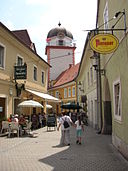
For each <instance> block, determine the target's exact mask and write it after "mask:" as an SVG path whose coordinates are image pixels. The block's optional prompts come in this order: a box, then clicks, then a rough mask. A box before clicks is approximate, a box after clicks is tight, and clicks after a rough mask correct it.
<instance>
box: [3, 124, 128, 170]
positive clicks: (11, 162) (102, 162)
mask: <svg viewBox="0 0 128 171" xmlns="http://www.w3.org/2000/svg"><path fill="white" fill-rule="evenodd" d="M34 133H35V138H31V137H20V138H17V137H15V138H7V137H0V171H52V170H54V171H75V170H78V171H81V170H82V171H127V170H128V162H127V161H126V160H125V159H124V158H123V157H122V155H121V154H120V153H119V152H118V151H117V150H116V149H115V148H114V146H113V145H112V144H111V136H109V135H98V134H96V132H95V130H93V129H92V128H90V127H86V128H85V132H84V135H83V142H82V145H76V144H75V129H73V128H71V146H70V147H69V146H64V147H60V146H59V145H58V144H59V140H60V132H58V131H49V132H47V128H46V127H45V128H41V129H39V130H36V131H34Z"/></svg>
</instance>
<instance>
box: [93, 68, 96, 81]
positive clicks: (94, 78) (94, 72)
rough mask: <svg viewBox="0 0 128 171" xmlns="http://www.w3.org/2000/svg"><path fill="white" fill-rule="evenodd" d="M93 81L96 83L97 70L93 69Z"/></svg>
mask: <svg viewBox="0 0 128 171" xmlns="http://www.w3.org/2000/svg"><path fill="white" fill-rule="evenodd" d="M93 80H94V82H95V81H96V70H95V69H94V68H93Z"/></svg>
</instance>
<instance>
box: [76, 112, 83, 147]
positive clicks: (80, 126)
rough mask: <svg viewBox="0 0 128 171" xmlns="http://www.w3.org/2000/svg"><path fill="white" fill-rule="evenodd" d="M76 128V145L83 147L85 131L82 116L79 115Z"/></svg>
mask: <svg viewBox="0 0 128 171" xmlns="http://www.w3.org/2000/svg"><path fill="white" fill-rule="evenodd" d="M75 127H76V138H77V139H76V144H80V145H81V140H82V131H84V123H83V121H82V120H81V116H80V115H79V116H78V117H77V121H76V122H75Z"/></svg>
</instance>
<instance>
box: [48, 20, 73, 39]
mask: <svg viewBox="0 0 128 171" xmlns="http://www.w3.org/2000/svg"><path fill="white" fill-rule="evenodd" d="M58 25H59V27H56V28H53V29H51V30H50V31H49V32H48V35H47V38H52V37H54V36H58V35H59V36H67V37H69V38H71V39H73V35H72V33H71V32H70V31H68V30H66V29H65V28H64V27H60V26H61V24H60V23H59V24H58Z"/></svg>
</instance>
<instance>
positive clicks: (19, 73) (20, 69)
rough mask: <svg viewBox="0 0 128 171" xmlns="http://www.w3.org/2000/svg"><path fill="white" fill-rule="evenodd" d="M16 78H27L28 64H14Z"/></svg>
mask: <svg viewBox="0 0 128 171" xmlns="http://www.w3.org/2000/svg"><path fill="white" fill-rule="evenodd" d="M14 78H15V80H18V79H27V65H26V64H24V65H22V66H14Z"/></svg>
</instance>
